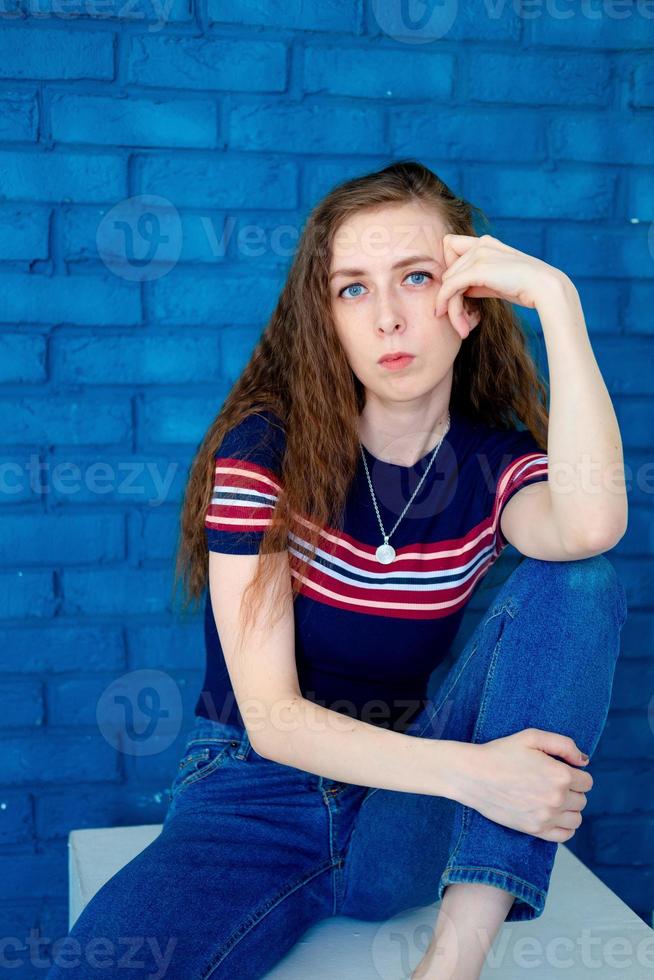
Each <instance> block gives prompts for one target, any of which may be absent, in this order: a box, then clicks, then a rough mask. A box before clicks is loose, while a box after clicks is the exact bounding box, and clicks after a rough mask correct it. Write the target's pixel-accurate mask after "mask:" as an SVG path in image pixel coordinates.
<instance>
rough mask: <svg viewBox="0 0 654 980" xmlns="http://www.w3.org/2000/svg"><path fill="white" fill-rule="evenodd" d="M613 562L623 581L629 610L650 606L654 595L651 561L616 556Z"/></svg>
mask: <svg viewBox="0 0 654 980" xmlns="http://www.w3.org/2000/svg"><path fill="white" fill-rule="evenodd" d="M613 564H614V565H615V568H616V571H617V572H618V574H619V575H620V577H621V579H622V581H623V583H624V586H625V589H626V593H627V603H628V606H629V610H630V611H633V612H635V611H636V609H638V608H648V607H649V608H651V605H652V595H654V589H653V588H652V575H653V574H654V570H653V569H652V562H651V561H648V560H645V561H642V560H639V559H637V558H636V559H628V558H617V559H616V560H614V561H613Z"/></svg>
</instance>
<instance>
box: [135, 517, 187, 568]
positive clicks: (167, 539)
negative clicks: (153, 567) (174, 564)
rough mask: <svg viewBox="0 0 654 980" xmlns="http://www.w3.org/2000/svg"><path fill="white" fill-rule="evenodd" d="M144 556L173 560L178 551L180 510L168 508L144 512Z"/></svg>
mask: <svg viewBox="0 0 654 980" xmlns="http://www.w3.org/2000/svg"><path fill="white" fill-rule="evenodd" d="M142 534H143V539H142V549H143V557H144V558H147V560H148V561H159V560H161V561H172V560H173V558H174V556H175V554H176V552H177V538H178V535H179V511H178V508H175V509H174V510H171V509H166V510H165V511H161V510H158V511H157V512H156V513H150V514H143V531H142Z"/></svg>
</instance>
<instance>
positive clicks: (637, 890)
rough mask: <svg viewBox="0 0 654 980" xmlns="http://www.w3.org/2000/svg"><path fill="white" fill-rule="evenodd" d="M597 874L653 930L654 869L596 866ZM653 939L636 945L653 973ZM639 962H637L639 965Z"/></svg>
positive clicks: (643, 940)
mask: <svg viewBox="0 0 654 980" xmlns="http://www.w3.org/2000/svg"><path fill="white" fill-rule="evenodd" d="M593 870H594V872H595V874H596V875H597V876H598V878H599V879H600V880H601V881H603V882H604V884H605V885H606V886H607V887H608V888H610V889H611V891H613V892H615V894H616V895H618V896H619V897H620V898H621V899H622V901H623V902H625V904H627V905H628V906H629V908H631V909H633V910H634V912H636V914H637V915H640V916H641V918H642V919H643V920H644V922H645V923H646V924H647V925H648V926H649V927H650V929H651V928H652V921H653V920H652V911H653V910H652V894H654V868H638V870H637V871H634V869H633V867H629V866H627V867H608V866H606V865H603V864H595V865H594V867H593ZM652 947H653V943H652V938H651V936H649V935H648V936H645V937H644V938H643V939H640V940H639V941H638V944H634V950H635V952H636V953H638V951H639V950H640V954H639V958H640V963H642V964H644V965H645V966H646V968H647V971H648V972H651V964H652ZM638 962H639V960H636V963H638Z"/></svg>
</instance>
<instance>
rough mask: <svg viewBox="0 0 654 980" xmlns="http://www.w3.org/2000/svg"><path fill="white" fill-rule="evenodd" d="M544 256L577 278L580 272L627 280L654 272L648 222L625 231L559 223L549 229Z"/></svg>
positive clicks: (646, 276)
mask: <svg viewBox="0 0 654 980" xmlns="http://www.w3.org/2000/svg"><path fill="white" fill-rule="evenodd" d="M542 258H544V259H545V260H546V261H551V262H553V263H554V264H555V265H556V266H557V267H558V268H564V269H565V271H566V273H567V275H569V276H570V277H571V278H572V279H573V280H575V279H576V277H577V276H588V277H590V276H597V277H598V278H600V279H606V278H608V277H611V278H612V279H627V280H630V279H649V278H651V276H652V256H651V254H650V252H649V250H648V247H647V228H646V227H645V226H644V225H631V226H630V227H629V228H628V229H626V230H625V231H623V230H622V229H620V230H614V229H613V228H611V227H600V226H599V225H598V224H594V225H592V226H591V225H589V226H588V227H584V226H578V227H574V226H568V227H566V226H565V225H563V226H561V225H560V224H559V223H557V225H556V227H554V226H553V227H552V228H551V229H548V230H547V234H546V239H545V255H544V256H542Z"/></svg>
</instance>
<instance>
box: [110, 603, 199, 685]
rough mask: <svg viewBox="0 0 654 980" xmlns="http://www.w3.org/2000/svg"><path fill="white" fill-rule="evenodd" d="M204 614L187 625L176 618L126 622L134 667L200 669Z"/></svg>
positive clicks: (131, 663)
mask: <svg viewBox="0 0 654 980" xmlns="http://www.w3.org/2000/svg"><path fill="white" fill-rule="evenodd" d="M203 618H204V617H203V616H202V615H199V616H197V617H196V619H195V621H194V622H191V623H189V624H188V625H184V626H182V625H180V624H179V623H176V622H174V621H171V622H169V623H165V624H163V625H160V624H158V623H152V624H149V623H148V624H146V625H139V624H138V623H129V624H128V626H127V647H128V656H129V664H130V667H131V668H132V669H133V670H140V669H142V668H158V667H160V666H161V664H165V665H166V667H167V669H168V670H184V669H189V670H197V671H199V670H201V669H203V668H204V661H205V653H204V648H203V637H204V633H203Z"/></svg>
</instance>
